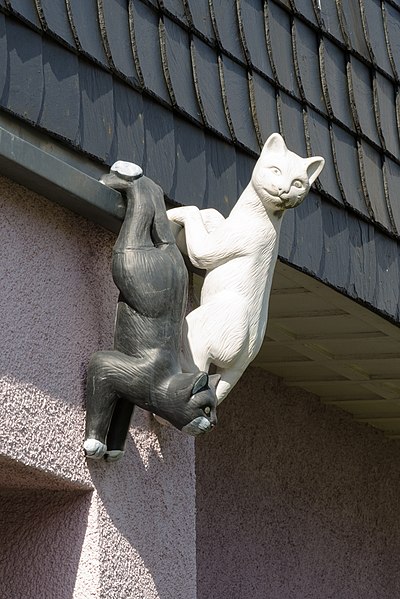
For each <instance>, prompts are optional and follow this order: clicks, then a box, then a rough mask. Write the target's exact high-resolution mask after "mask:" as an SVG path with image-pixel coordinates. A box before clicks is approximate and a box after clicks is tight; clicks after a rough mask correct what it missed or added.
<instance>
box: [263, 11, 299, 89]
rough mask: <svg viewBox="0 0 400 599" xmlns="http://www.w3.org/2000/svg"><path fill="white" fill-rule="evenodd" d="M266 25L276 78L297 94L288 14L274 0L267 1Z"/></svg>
mask: <svg viewBox="0 0 400 599" xmlns="http://www.w3.org/2000/svg"><path fill="white" fill-rule="evenodd" d="M268 27H269V35H270V39H271V45H272V56H273V61H274V64H275V68H276V72H277V77H278V80H279V82H280V83H281V85H283V86H284V87H285V88H286V89H287V90H289V91H292V92H294V93H295V94H296V95H299V89H298V85H297V81H296V75H295V68H294V60H293V51H292V34H291V21H290V16H289V14H288V13H287V12H286V11H285V10H283V9H282V8H280V7H279V6H278V5H277V4H275V3H274V2H269V3H268Z"/></svg>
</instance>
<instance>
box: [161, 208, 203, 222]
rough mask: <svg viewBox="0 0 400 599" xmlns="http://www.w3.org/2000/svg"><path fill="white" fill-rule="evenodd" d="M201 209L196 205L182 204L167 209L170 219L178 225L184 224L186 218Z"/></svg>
mask: <svg viewBox="0 0 400 599" xmlns="http://www.w3.org/2000/svg"><path fill="white" fill-rule="evenodd" d="M198 211H199V209H198V208H196V206H181V208H171V210H167V216H168V219H169V220H171V221H172V222H174V223H177V224H178V225H184V224H185V219H186V218H187V217H188V216H190V215H191V214H194V213H195V212H198Z"/></svg>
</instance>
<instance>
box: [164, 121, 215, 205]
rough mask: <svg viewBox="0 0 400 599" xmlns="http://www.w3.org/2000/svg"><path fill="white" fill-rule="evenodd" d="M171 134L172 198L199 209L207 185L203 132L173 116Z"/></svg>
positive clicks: (202, 202)
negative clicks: (173, 135) (172, 131)
mask: <svg viewBox="0 0 400 599" xmlns="http://www.w3.org/2000/svg"><path fill="white" fill-rule="evenodd" d="M174 133H175V154H176V166H175V171H174V181H173V185H172V189H171V192H170V193H171V198H173V199H174V200H175V202H178V203H180V204H194V205H195V206H198V207H199V208H202V207H203V204H204V198H205V195H206V186H207V176H206V164H207V163H206V150H205V136H204V131H203V130H202V129H200V128H199V127H196V126H194V125H192V124H190V123H188V122H187V121H185V120H183V119H181V118H179V117H175V118H174Z"/></svg>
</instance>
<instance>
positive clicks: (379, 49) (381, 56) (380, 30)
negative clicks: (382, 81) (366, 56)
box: [362, 0, 393, 75]
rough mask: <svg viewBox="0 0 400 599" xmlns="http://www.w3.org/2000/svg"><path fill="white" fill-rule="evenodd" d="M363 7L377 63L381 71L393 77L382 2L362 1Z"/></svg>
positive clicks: (369, 39) (375, 0)
mask: <svg viewBox="0 0 400 599" xmlns="http://www.w3.org/2000/svg"><path fill="white" fill-rule="evenodd" d="M362 5H363V9H364V11H365V18H366V22H367V28H368V41H369V43H370V44H371V48H372V52H373V55H374V57H375V61H376V63H377V65H378V66H380V67H381V69H383V70H384V71H386V72H387V73H389V74H390V75H393V72H392V68H391V65H390V61H389V55H388V49H387V44H386V39H385V30H384V24H383V15H382V7H381V2H380V0H362Z"/></svg>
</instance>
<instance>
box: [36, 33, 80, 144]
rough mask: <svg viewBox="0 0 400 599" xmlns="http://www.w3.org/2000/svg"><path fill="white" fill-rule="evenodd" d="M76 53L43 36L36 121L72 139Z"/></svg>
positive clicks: (77, 100) (74, 130) (76, 103)
mask: <svg viewBox="0 0 400 599" xmlns="http://www.w3.org/2000/svg"><path fill="white" fill-rule="evenodd" d="M78 70H79V67H78V57H77V55H76V54H74V53H73V52H70V51H69V50H67V49H66V48H65V47H63V46H61V45H60V44H58V43H56V42H53V41H52V40H50V39H48V38H44V39H43V75H44V97H43V105H42V110H41V114H40V118H39V121H38V124H39V125H40V126H41V127H44V128H45V129H47V130H48V131H51V132H53V133H57V134H58V135H61V136H62V137H63V138H65V139H68V140H70V141H72V142H75V141H76V140H77V137H78V129H79V117H80V94H79V75H78Z"/></svg>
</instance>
